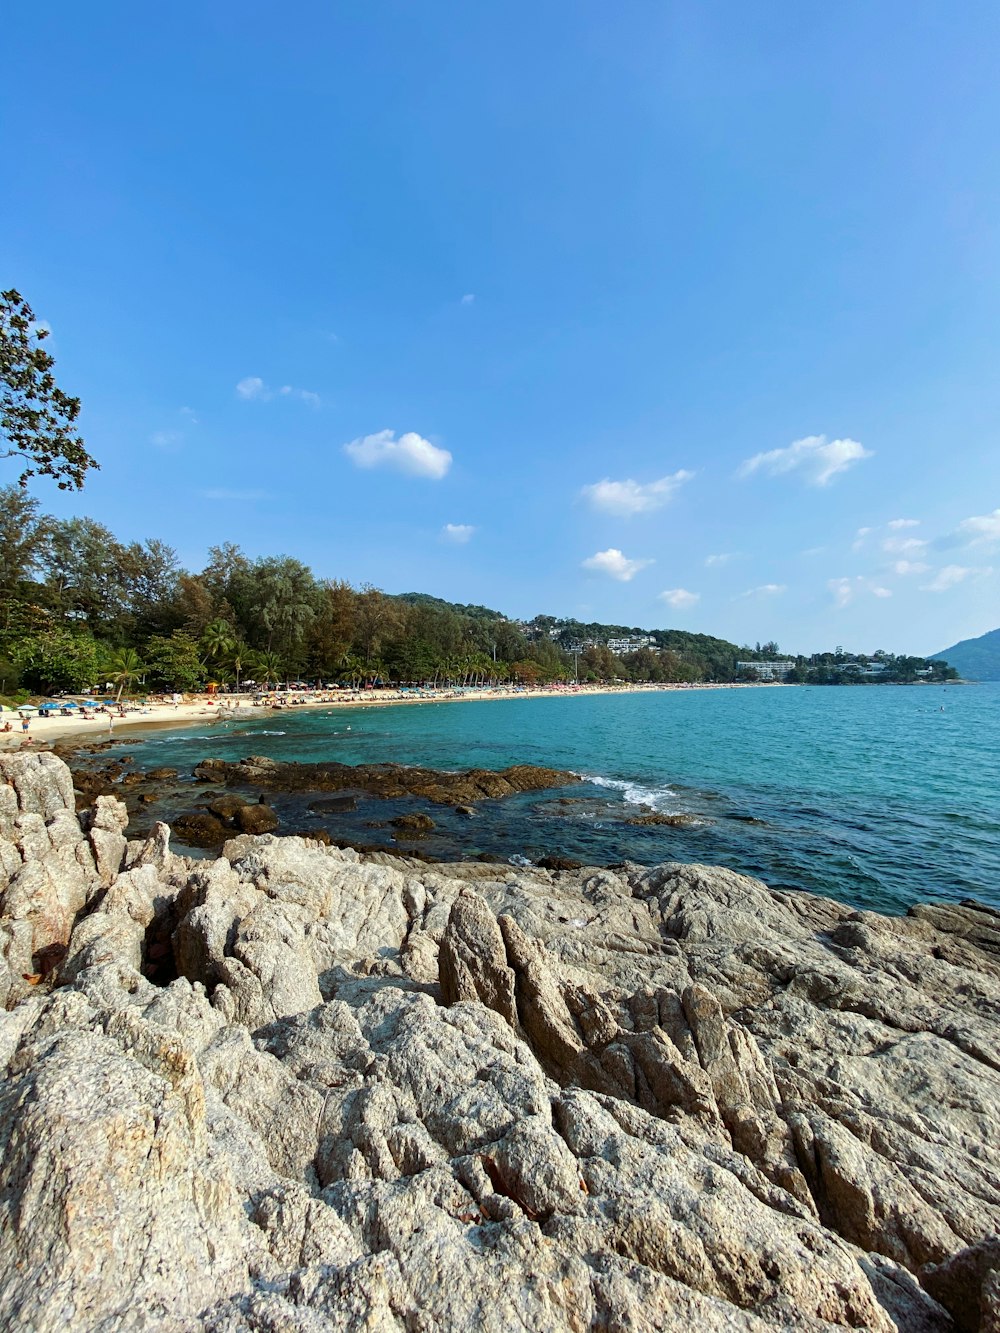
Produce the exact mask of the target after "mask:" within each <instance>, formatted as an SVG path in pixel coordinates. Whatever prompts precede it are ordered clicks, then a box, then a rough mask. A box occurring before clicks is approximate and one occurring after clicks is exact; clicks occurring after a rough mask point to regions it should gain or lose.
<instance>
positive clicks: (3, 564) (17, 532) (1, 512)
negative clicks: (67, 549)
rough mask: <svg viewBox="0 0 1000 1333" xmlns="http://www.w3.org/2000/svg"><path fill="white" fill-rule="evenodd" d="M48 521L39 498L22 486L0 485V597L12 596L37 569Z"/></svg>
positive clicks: (44, 542) (46, 535)
mask: <svg viewBox="0 0 1000 1333" xmlns="http://www.w3.org/2000/svg"><path fill="white" fill-rule="evenodd" d="M48 536H49V525H48V523H47V522H46V520H45V519H43V518H40V517H39V514H38V501H37V500H33V499H32V498H31V497H30V496H29V495H28V494H27V493H26V492H25V491H24V490H23V489H22V488H21V487H20V486H4V487H2V488H0V597H4V598H10V597H13V596H14V594H15V593H16V592H17V591H18V589H19V587H20V585H21V584H22V583H23V582H24V581H25V580H26V579H27V578H28V577H29V575H31V574H32V573H34V572H35V570H36V569H37V568H38V566H39V562H40V559H41V556H42V554H43V552H44V550H45V546H46V543H47V541H48Z"/></svg>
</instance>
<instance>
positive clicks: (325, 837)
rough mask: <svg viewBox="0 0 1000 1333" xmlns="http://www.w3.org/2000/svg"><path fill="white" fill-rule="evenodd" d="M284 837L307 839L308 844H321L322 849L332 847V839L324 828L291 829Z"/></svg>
mask: <svg viewBox="0 0 1000 1333" xmlns="http://www.w3.org/2000/svg"><path fill="white" fill-rule="evenodd" d="M285 836H286V837H288V838H308V839H309V841H310V842H321V843H322V844H323V846H324V847H332V846H333V839H332V838H331V837H330V834H329V833H328V832H327V830H326V829H325V828H304V829H292V830H291V831H290V832H289V833H287V834H285Z"/></svg>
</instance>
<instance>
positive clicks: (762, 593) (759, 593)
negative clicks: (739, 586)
mask: <svg viewBox="0 0 1000 1333" xmlns="http://www.w3.org/2000/svg"><path fill="white" fill-rule="evenodd" d="M787 591H788V587H787V585H786V584H784V583H761V584H760V585H759V586H758V587H756V588H747V590H746V592H743V593H740V596H741V597H777V596H778V595H779V594H780V593H783V592H787Z"/></svg>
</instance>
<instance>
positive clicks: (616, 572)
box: [583, 546, 653, 583]
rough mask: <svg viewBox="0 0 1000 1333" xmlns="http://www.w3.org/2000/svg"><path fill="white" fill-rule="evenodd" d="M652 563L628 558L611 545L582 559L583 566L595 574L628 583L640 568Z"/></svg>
mask: <svg viewBox="0 0 1000 1333" xmlns="http://www.w3.org/2000/svg"><path fill="white" fill-rule="evenodd" d="M652 563H653V561H652V560H629V559H627V557H626V556H625V555H623V554H622V552H621V551H619V550H617V549H616V548H615V547H614V546H612V547H609V549H608V550H606V551H598V552H597V554H596V555H592V556H589V557H588V558H587V559H586V560H584V561H583V568H584V569H590V570H593V571H594V573H595V574H607V575H608V577H609V578H613V579H617V580H618V581H619V583H628V582H629V580H630V579H634V578H635V576H636V574H638V573H639V570H640V569H645V568H646V566H647V565H651V564H652Z"/></svg>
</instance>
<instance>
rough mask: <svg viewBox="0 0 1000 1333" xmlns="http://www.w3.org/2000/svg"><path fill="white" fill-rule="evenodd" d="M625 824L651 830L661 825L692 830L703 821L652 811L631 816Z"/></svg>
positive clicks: (694, 816)
mask: <svg viewBox="0 0 1000 1333" xmlns="http://www.w3.org/2000/svg"><path fill="white" fill-rule="evenodd" d="M625 823H626V824H633V825H635V826H636V827H637V828H647V827H649V828H652V827H655V826H657V825H663V826H664V827H665V828H692V827H694V826H695V825H697V824H704V823H705V820H703V819H699V817H698V816H697V815H664V814H661V813H660V812H659V811H656V810H654V811H651V812H650V813H649V814H645V815H633V817H632V818H631V819H626V821H625Z"/></svg>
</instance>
